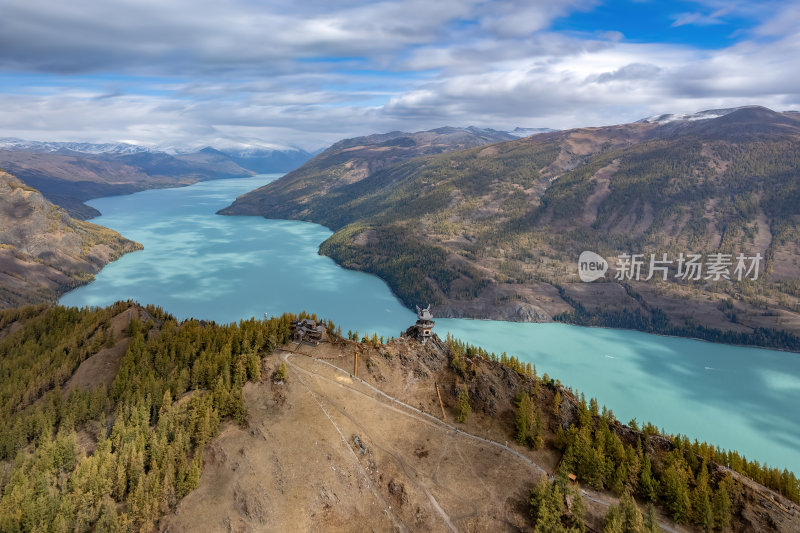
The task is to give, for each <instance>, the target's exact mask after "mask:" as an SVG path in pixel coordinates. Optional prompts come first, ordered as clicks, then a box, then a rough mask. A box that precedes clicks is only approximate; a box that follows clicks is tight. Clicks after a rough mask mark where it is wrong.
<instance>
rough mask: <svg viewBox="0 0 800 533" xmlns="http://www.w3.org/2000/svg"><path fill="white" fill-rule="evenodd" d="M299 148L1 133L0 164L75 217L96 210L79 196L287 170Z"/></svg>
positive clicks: (297, 160) (302, 155) (302, 156)
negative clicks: (191, 147) (171, 145)
mask: <svg viewBox="0 0 800 533" xmlns="http://www.w3.org/2000/svg"><path fill="white" fill-rule="evenodd" d="M309 157H311V154H309V153H308V152H305V151H303V150H297V149H290V150H284V151H281V150H277V149H258V148H254V147H251V148H248V150H247V151H241V150H235V149H231V150H229V151H226V150H217V149H215V148H212V147H205V148H201V149H199V150H195V151H190V152H179V151H172V153H169V152H167V151H164V150H159V149H154V148H148V147H143V146H137V145H132V144H127V143H104V144H94V143H81V142H78V143H75V142H44V141H24V140H20V139H0V168H4V169H5V170H7V171H9V172H11V173H13V174H15V175H16V176H18V177H19V178H20V179H23V180H24V181H25V182H26V183H28V184H29V185H31V186H33V187H35V188H37V189H38V190H40V191H41V192H42V194H44V195H45V196H46V197H47V198H48V199H49V200H50V201H52V202H54V203H55V204H57V205H59V206H61V207H63V208H65V209H67V211H69V213H70V214H71V215H72V216H74V217H77V218H80V219H87V218H92V217H94V216H97V215H98V214H99V213H98V212H97V210H95V209H93V208H91V207H89V206H88V205H86V204H84V203H83V202H84V201H86V200H90V199H92V198H99V197H103V196H112V195H118V194H130V193H133V192H137V191H142V190H146V189H151V188H163V187H177V186H182V185H189V184H192V183H196V182H198V181H202V180H207V179H216V178H229V177H246V176H252V175H254V174H257V173H271V172H286V171H288V170H291V169H292V168H294V167H295V166H297V165H299V164H301V163H303V162H305V161H306V160H307V159H308V158H309Z"/></svg>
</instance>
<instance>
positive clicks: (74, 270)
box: [0, 170, 142, 308]
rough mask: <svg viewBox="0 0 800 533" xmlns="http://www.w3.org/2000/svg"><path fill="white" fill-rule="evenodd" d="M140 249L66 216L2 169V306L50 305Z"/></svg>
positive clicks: (125, 240) (0, 259)
mask: <svg viewBox="0 0 800 533" xmlns="http://www.w3.org/2000/svg"><path fill="white" fill-rule="evenodd" d="M141 248H142V246H141V245H140V244H139V243H136V242H133V241H129V240H128V239H126V238H124V237H123V236H122V235H120V234H119V233H117V232H115V231H112V230H110V229H108V228H104V227H103V226H98V225H96V224H91V223H89V222H84V221H81V220H76V219H74V218H72V217H70V216H69V215H68V214H67V212H66V211H64V210H63V209H61V208H59V207H56V206H55V205H53V204H52V203H50V202H49V201H47V200H46V199H45V198H44V197H43V196H42V195H41V194H40V193H39V191H38V190H36V189H34V188H32V187H29V186H27V185H26V184H24V183H22V182H21V181H20V180H18V179H17V178H16V177H14V176H12V175H11V174H8V173H6V172H3V171H2V170H0V308H5V307H14V306H18V305H24V304H28V303H42V302H54V301H55V300H56V299H57V298H58V296H60V295H61V294H62V293H64V292H66V291H67V290H69V289H72V288H74V287H77V286H78V285H82V284H84V283H88V282H89V281H91V280H92V279H94V274H96V273H97V272H98V271H99V270H100V269H101V268H102V267H103V266H105V265H106V264H108V263H110V262H111V261H114V260H116V259H117V258H119V257H120V256H122V255H123V254H125V253H128V252H132V251H135V250H140V249H141Z"/></svg>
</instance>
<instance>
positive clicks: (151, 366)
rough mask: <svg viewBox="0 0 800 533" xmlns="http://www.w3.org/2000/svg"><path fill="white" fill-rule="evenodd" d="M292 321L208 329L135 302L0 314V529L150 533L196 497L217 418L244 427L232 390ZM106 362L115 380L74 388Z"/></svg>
mask: <svg viewBox="0 0 800 533" xmlns="http://www.w3.org/2000/svg"><path fill="white" fill-rule="evenodd" d="M289 319H290V317H288V316H284V317H281V318H275V319H272V320H270V321H267V322H256V321H246V322H241V323H240V324H233V325H228V326H217V325H215V324H203V323H200V322H198V321H195V320H190V321H185V322H178V321H176V320H175V319H174V318H172V317H171V316H170V315H168V314H167V313H165V312H164V311H162V310H160V309H157V308H153V307H148V308H146V309H145V308H141V307H139V306H136V305H133V304H131V303H118V304H116V305H114V306H112V307H109V308H105V309H84V310H77V309H74V308H73V309H65V308H62V307H52V308H46V307H27V308H21V309H15V310H7V311H3V312H1V313H0V417H1V418H2V420H3V424H2V426H0V494H2V499H0V531H4V532H9V533H10V532H15V531H73V530H76V531H86V530H90V529H92V530H93V529H94V528H96V530H97V531H149V530H151V529H152V527H153V521H154V520H155V519H156V518H158V517H159V516H161V515H162V514H164V513H165V512H167V511H168V510H169V509H171V508H172V507H173V506H174V505H175V504H176V502H177V501H178V500H180V498H182V497H183V496H184V495H186V494H187V493H188V492H189V491H191V490H192V489H193V488H194V487H195V486H196V485H197V483H198V480H199V479H200V475H201V467H202V464H201V454H200V453H199V452H200V451H201V450H202V448H203V446H204V445H205V444H206V443H207V442H208V441H209V439H211V438H212V437H213V435H214V434H215V433H216V431H217V428H218V426H219V423H220V420H221V419H223V418H226V417H232V418H233V419H235V420H238V421H239V422H241V423H244V421H245V420H246V417H247V412H246V409H245V406H244V404H243V401H242V396H241V392H242V391H241V389H242V385H243V384H244V382H245V381H247V380H248V379H259V377H260V371H261V357H262V356H263V355H264V354H266V353H269V352H270V351H271V350H272V349H273V348H274V347H275V346H276V345H278V344H281V343H283V342H285V341H286V340H287V339H288V334H289ZM114 353H115V354H116V355H114ZM109 354H111V357H110V359H111V360H115V361H116V362H115V366H116V368H118V369H119V370H118V372H115V373H114V372H109V371H108V370H107V369H105V368H104V367H101V371H100V372H95V373H93V374H92V375H91V378H92V379H90V380H86V381H84V382H82V383H81V382H78V383H76V377H77V376H79V375H80V374H82V373H85V372H84V370H82V369H86V368H87V367H91V366H93V365H92V363H93V361H94V360H95V359H97V358H104V357H105V358H106V359H108V358H109ZM103 370H105V371H103ZM79 381H80V380H79Z"/></svg>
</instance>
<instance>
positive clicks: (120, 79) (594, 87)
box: [0, 0, 800, 148]
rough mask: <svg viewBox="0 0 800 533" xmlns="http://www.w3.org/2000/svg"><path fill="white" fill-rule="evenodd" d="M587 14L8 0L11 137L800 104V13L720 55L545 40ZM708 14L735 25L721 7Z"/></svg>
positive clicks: (305, 139)
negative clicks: (568, 17) (568, 18)
mask: <svg viewBox="0 0 800 533" xmlns="http://www.w3.org/2000/svg"><path fill="white" fill-rule="evenodd" d="M591 6H592V2H591V1H583V0H575V1H572V2H568V3H555V4H554V3H552V2H534V3H531V2H522V1H518V2H514V1H511V0H508V1H502V2H483V1H480V0H474V1H458V0H443V1H441V2H429V1H422V0H407V1H401V0H397V1H384V2H377V3H369V2H355V1H351V2H347V3H344V4H343V3H336V5H333V4H331V3H323V2H310V3H304V4H303V5H302V6H300V5H296V4H290V3H289V2H270V3H268V4H262V3H255V2H248V1H246V0H231V1H230V2H226V3H224V4H223V3H207V4H202V3H201V4H198V2H197V1H193V2H189V1H188V0H174V1H171V2H167V3H164V2H160V1H156V0H137V1H135V2H134V1H128V0H109V1H107V2H102V3H98V2H91V1H89V0H75V1H73V2H71V3H69V4H65V3H63V2H60V3H57V2H52V1H46V2H41V1H37V0H27V1H22V0H6V1H5V2H4V7H3V11H4V13H3V15H4V16H3V17H2V18H0V84H2V85H0V87H3V88H2V89H0V136H16V137H21V138H29V139H42V140H84V141H101V140H103V141H105V140H108V141H112V140H122V139H127V140H135V141H138V142H141V143H145V144H150V145H157V144H171V145H175V144H178V145H184V146H186V145H195V146H196V145H204V144H220V143H223V144H224V143H226V142H234V141H235V142H248V143H249V142H255V141H257V140H258V139H263V140H266V141H270V142H273V143H277V144H283V145H286V144H294V145H298V146H301V147H304V148H319V147H321V146H323V145H325V144H327V143H330V142H333V141H335V140H337V139H339V138H341V137H345V136H353V135H362V134H368V133H373V132H380V131H389V130H393V129H404V130H419V129H425V128H432V127H438V126H442V125H445V124H450V125H463V126H466V125H471V124H474V125H478V126H487V127H498V128H500V127H502V128H513V127H515V126H518V125H519V126H531V127H534V126H541V127H557V128H565V127H578V126H586V125H601V124H611V123H619V122H624V121H629V120H636V119H638V118H642V117H644V116H648V115H652V114H656V113H662V112H691V111H697V110H700V109H705V108H714V107H724V106H733V105H743V104H761V105H766V106H768V107H773V108H776V109H787V108H795V109H797V108H800V88H798V87H797V84H796V83H795V80H794V78H795V73H796V72H800V59H799V58H800V35H799V34H798V28H799V27H800V23H798V22H800V9H798V8H797V7H794V6H793V5H789V6H785V7H784V8H782V10H781V11H777V12H776V13H775V16H774V17H772V18H771V19H768V20H765V21H764V22H763V23H762V24H761V25H759V26H758V27H757V28H756V29H755V30H754V31H752V32H751V33H750V34H749V35H748V36H741V37H740V40H739V42H738V43H737V44H734V45H733V46H730V47H728V48H725V49H722V50H714V51H704V50H699V49H693V48H691V47H688V46H677V45H670V44H663V43H662V44H658V43H650V44H647V43H644V44H636V43H630V42H626V41H625V39H624V37H623V36H622V35H621V34H619V33H615V32H606V33H598V34H595V36H594V37H592V38H587V37H585V36H570V35H566V34H558V33H554V32H552V31H548V29H547V28H548V27H549V26H550V23H551V22H552V20H553V19H554V18H555V17H558V16H561V15H564V14H566V13H568V12H569V11H570V10H576V9H588V8H590V7H591ZM730 6H731V7H729V8H727V9H731V10H734V11H732V12H736V13H739V14H741V13H742V12H744V11H743V10H746V9H751V7H746V6H741V5H739V4H730ZM702 7H703V9H701V10H700V11H698V12H709V13H711V14H712V15H711V16H712V18H719V17H721V16H723V15H724V13H722V11H721V10H722V9H723V8H724V6H723V5H722V4H719V5H717V0H708V1H705V2H703V5H702ZM676 22H677V21H676ZM698 22H700V19H694V20H692V21H690V20H689V19H685V20H684V22H683V23H687V24H688V23H694V24H696V23H698ZM36 73H39V74H36ZM3 76H6V77H7V80H9V83H2V80H3ZM26 76H27V77H26Z"/></svg>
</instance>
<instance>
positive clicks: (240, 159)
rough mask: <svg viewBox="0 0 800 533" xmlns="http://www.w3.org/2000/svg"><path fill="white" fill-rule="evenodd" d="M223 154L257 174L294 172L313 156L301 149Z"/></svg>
mask: <svg viewBox="0 0 800 533" xmlns="http://www.w3.org/2000/svg"><path fill="white" fill-rule="evenodd" d="M223 153H225V155H227V156H228V157H229V158H230V159H231V161H233V162H234V163H236V164H237V165H239V166H241V167H243V168H246V169H248V170H252V171H253V172H257V173H259V174H271V173H277V172H289V171H292V170H294V169H296V168H298V167H299V166H301V165H302V164H303V163H305V162H306V161H308V160H309V159H311V157H312V154H311V153H309V152H306V151H305V150H300V149H299V148H287V149H280V150H279V149H265V148H244V149H239V150H237V149H232V148H230V149H225V150H223Z"/></svg>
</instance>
